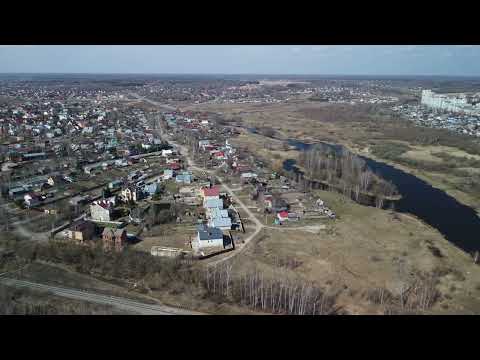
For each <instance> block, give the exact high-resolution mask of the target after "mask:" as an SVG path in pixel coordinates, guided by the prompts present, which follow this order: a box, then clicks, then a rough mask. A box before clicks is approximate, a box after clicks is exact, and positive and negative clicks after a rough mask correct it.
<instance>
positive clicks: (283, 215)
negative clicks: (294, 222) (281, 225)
mask: <svg viewBox="0 0 480 360" xmlns="http://www.w3.org/2000/svg"><path fill="white" fill-rule="evenodd" d="M277 218H278V220H280V222H282V221H285V220H288V211H280V212H279V213H278V214H277Z"/></svg>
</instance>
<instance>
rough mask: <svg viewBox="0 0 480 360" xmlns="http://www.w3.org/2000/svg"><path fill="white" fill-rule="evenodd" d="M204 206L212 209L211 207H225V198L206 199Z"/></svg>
mask: <svg viewBox="0 0 480 360" xmlns="http://www.w3.org/2000/svg"><path fill="white" fill-rule="evenodd" d="M203 207H204V208H205V209H211V208H219V209H223V200H222V199H215V198H213V199H206V200H205V201H204V202H203Z"/></svg>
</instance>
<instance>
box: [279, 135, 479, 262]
mask: <svg viewBox="0 0 480 360" xmlns="http://www.w3.org/2000/svg"><path fill="white" fill-rule="evenodd" d="M288 143H289V145H292V146H295V148H296V149H297V150H300V151H306V150H308V149H310V148H311V147H312V146H313V145H315V144H307V143H303V142H301V141H297V140H289V141H288ZM321 144H323V145H325V146H329V147H331V148H332V149H334V150H335V151H341V150H342V149H343V146H342V145H336V144H335V145H332V144H327V143H321ZM360 158H362V159H363V160H365V161H366V164H367V166H368V167H369V168H370V169H371V170H372V171H374V172H375V173H377V174H378V175H380V176H381V177H382V178H383V179H385V180H388V181H391V182H392V183H393V184H394V185H395V186H396V187H397V189H398V191H399V193H400V194H401V195H402V198H401V199H400V200H398V201H396V202H395V210H396V211H397V212H401V213H410V214H413V215H415V216H416V217H418V218H419V219H421V220H422V221H424V222H425V223H427V224H428V225H430V226H432V227H434V228H436V229H437V230H438V231H439V232H440V233H441V234H442V235H443V236H444V237H445V238H446V239H447V240H448V241H450V242H451V243H453V244H454V245H455V246H457V247H459V248H461V249H462V250H464V251H466V252H468V253H473V252H474V251H477V250H480V235H479V234H480V217H479V216H478V214H477V213H476V212H475V210H474V209H472V208H470V207H468V206H466V205H463V204H461V203H460V202H458V201H457V200H456V199H455V198H453V197H451V196H450V195H448V194H447V193H445V192H444V191H442V190H440V189H436V188H434V187H432V186H431V185H429V184H428V183H426V182H425V181H423V180H421V179H419V178H417V177H416V176H414V175H411V174H408V173H406V172H404V171H402V170H399V169H396V168H394V167H393V166H390V165H388V164H385V163H382V162H379V161H375V160H372V159H369V158H366V157H363V156H360ZM283 168H284V169H285V170H287V171H292V170H294V171H295V160H292V159H289V160H285V162H284V163H283ZM296 171H298V170H296Z"/></svg>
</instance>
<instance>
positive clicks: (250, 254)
mask: <svg viewBox="0 0 480 360" xmlns="http://www.w3.org/2000/svg"><path fill="white" fill-rule="evenodd" d="M317 195H318V196H320V198H322V199H323V200H324V201H325V202H326V203H328V204H329V206H331V208H332V209H334V211H335V212H336V213H337V215H338V218H337V220H335V221H333V222H326V229H325V230H319V231H318V232H316V233H312V232H308V231H301V230H296V231H286V230H285V229H283V228H280V227H279V228H278V230H273V229H267V230H265V231H264V232H263V233H261V234H260V237H259V238H258V239H257V241H255V242H254V243H253V244H251V245H250V246H249V247H248V248H247V249H246V250H245V252H244V255H243V256H242V257H241V258H237V260H236V261H235V268H236V271H238V272H242V271H247V270H248V269H251V268H252V267H255V266H256V267H258V268H259V269H262V270H263V271H265V272H266V273H267V274H271V276H274V275H275V274H276V273H278V272H279V271H280V266H279V264H293V265H291V266H290V267H289V268H288V269H287V270H286V271H288V272H290V273H291V276H296V275H299V274H300V276H301V277H303V278H305V279H308V280H310V281H314V282H317V283H318V284H320V285H327V286H328V287H329V288H330V291H340V294H341V295H340V297H339V301H340V303H341V304H342V305H343V306H344V307H345V308H346V309H348V311H349V312H351V313H362V314H364V313H377V312H378V311H379V309H378V308H377V307H375V306H373V305H372V304H370V303H369V302H368V301H367V300H366V299H365V296H364V295H365V292H366V291H368V290H369V289H375V288H382V287H383V288H387V289H388V290H390V291H391V292H392V293H395V292H396V291H398V289H399V288H400V286H402V284H406V283H408V281H409V279H410V278H411V276H412V275H411V274H413V273H417V272H424V273H437V272H438V273H441V274H442V276H441V277H440V285H439V287H438V288H439V290H440V291H441V293H442V300H441V301H440V302H439V304H437V305H436V307H435V308H434V309H433V311H440V312H442V311H443V312H445V311H448V312H449V313H450V312H459V313H465V314H470V313H478V312H479V311H480V267H479V266H477V265H474V264H473V262H472V260H471V258H470V257H468V256H467V255H466V254H464V253H463V252H461V251H460V250H458V249H456V248H455V247H453V246H452V245H450V244H449V243H448V242H447V241H446V240H444V239H443V237H442V236H441V234H439V233H438V232H437V231H436V230H435V229H432V228H431V227H429V226H427V225H424V224H423V223H422V222H420V221H419V220H417V219H416V218H413V217H410V216H408V215H402V214H396V215H394V214H392V213H390V212H388V211H385V210H379V209H376V208H371V207H364V206H360V205H357V204H355V203H353V202H352V201H350V200H348V199H346V198H344V197H343V196H341V195H339V194H335V193H331V192H324V191H318V192H317ZM435 249H438V251H439V252H440V254H441V255H440V256H441V257H439V256H438V253H437V252H436V250H435ZM435 254H437V255H435Z"/></svg>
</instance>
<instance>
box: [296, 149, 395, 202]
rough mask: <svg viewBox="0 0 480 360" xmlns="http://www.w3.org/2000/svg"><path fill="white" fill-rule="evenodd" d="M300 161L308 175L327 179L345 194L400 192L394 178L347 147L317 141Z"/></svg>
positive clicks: (384, 196) (375, 194) (388, 194)
mask: <svg viewBox="0 0 480 360" xmlns="http://www.w3.org/2000/svg"><path fill="white" fill-rule="evenodd" d="M298 163H299V165H300V166H302V167H303V168H304V170H305V176H306V177H307V178H308V179H312V180H317V181H321V182H325V183H327V184H328V185H331V186H333V187H335V188H337V189H340V190H341V191H342V192H343V193H344V194H345V195H352V196H353V198H354V199H355V200H356V201H358V200H359V197H360V194H361V193H369V194H373V195H374V196H375V197H377V198H379V199H383V198H386V197H389V196H392V195H396V194H398V191H397V189H396V187H395V186H394V185H393V184H392V183H391V182H389V181H386V180H384V179H382V178H381V177H380V176H379V175H377V174H375V173H374V172H372V171H371V170H370V168H368V167H367V166H366V162H365V160H363V159H361V158H360V157H358V156H356V155H354V154H353V153H352V152H350V151H348V150H347V149H345V148H343V149H342V151H335V150H334V149H332V148H331V147H329V146H327V145H323V144H316V145H315V146H313V147H312V148H311V149H310V150H308V151H305V152H302V153H301V154H300V156H299V159H298Z"/></svg>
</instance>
